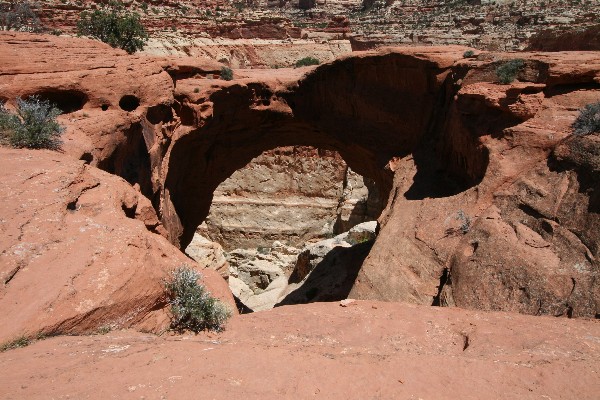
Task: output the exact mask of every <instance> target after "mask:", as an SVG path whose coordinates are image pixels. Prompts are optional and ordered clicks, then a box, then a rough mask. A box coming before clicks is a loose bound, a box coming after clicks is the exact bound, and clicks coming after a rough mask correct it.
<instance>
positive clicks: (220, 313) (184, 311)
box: [165, 266, 231, 332]
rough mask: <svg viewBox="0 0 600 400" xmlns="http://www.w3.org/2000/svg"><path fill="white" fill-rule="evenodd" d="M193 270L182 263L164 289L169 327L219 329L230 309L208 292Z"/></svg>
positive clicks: (222, 326)
mask: <svg viewBox="0 0 600 400" xmlns="http://www.w3.org/2000/svg"><path fill="white" fill-rule="evenodd" d="M200 278H201V275H200V274H199V273H198V272H196V271H195V270H193V269H191V268H189V267H187V266H181V267H179V268H177V269H175V270H173V271H171V274H170V277H169V279H168V280H167V281H165V290H166V293H167V297H168V299H169V303H170V305H171V328H172V329H174V330H177V331H186V330H190V331H193V332H200V331H202V330H206V329H208V330H214V331H221V330H223V329H224V324H225V322H226V321H227V319H229V317H231V310H230V309H229V307H227V305H226V304H224V303H223V302H221V301H220V300H219V299H216V298H214V297H212V295H211V294H210V292H209V291H208V290H207V289H206V288H205V287H204V286H203V285H201V284H199V283H198V279H200Z"/></svg>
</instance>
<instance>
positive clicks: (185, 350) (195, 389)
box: [0, 301, 600, 400]
mask: <svg viewBox="0 0 600 400" xmlns="http://www.w3.org/2000/svg"><path fill="white" fill-rule="evenodd" d="M599 366H600V324H599V323H598V322H597V321H586V320H567V319H556V318H550V317H531V316H523V315H516V314H508V313H486V312H476V311H465V310H460V309H444V308H437V307H423V306H415V305H408V304H399V303H382V302H374V301H359V302H358V301H357V302H354V303H350V304H349V305H347V306H346V307H341V306H340V305H339V304H338V303H315V304H310V305H303V306H286V307H281V308H277V309H273V310H270V311H263V312H260V313H255V314H250V315H243V316H238V317H235V318H234V319H233V320H232V321H231V322H230V323H229V324H228V327H227V330H226V331H225V332H224V333H221V334H218V335H217V334H200V335H198V336H187V335H184V336H168V335H167V336H166V337H157V336H154V335H148V334H142V333H137V332H134V331H115V332H111V333H108V334H106V335H103V336H78V337H57V338H50V339H47V340H43V341H40V342H38V343H35V344H34V345H31V346H30V347H28V348H24V349H17V350H12V351H9V352H6V353H3V354H0V368H1V369H2V374H1V375H0V397H2V398H3V399H24V398H27V399H49V398H55V399H67V398H72V399H88V398H90V399H108V398H118V399H142V398H145V399H242V398H244V399H282V398H283V399H309V398H323V399H553V400H557V399H580V400H583V399H590V400H591V399H597V398H598V395H599V394H600V368H599Z"/></svg>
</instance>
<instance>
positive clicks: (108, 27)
mask: <svg viewBox="0 0 600 400" xmlns="http://www.w3.org/2000/svg"><path fill="white" fill-rule="evenodd" d="M77 33H78V34H79V35H84V36H89V37H91V38H94V39H97V40H100V41H102V42H104V43H108V44H109V45H111V46H112V47H118V48H120V49H123V50H125V51H126V52H128V53H129V54H132V53H135V52H136V51H139V50H142V49H143V48H144V45H145V44H146V42H147V41H148V33H147V32H146V28H144V26H143V25H142V22H141V20H140V16H139V14H137V13H128V12H124V11H123V10H122V8H120V7H116V6H114V5H113V6H112V7H109V8H106V9H103V10H94V11H93V12H87V11H84V12H82V13H81V16H80V19H79V22H78V23H77Z"/></svg>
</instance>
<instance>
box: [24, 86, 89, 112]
mask: <svg viewBox="0 0 600 400" xmlns="http://www.w3.org/2000/svg"><path fill="white" fill-rule="evenodd" d="M34 95H36V96H38V97H39V98H40V99H41V100H47V101H49V102H50V103H52V104H54V105H55V106H56V107H57V108H58V109H59V110H61V111H62V112H63V113H64V114H69V113H72V112H75V111H79V110H81V109H82V108H83V106H84V105H85V103H87V101H88V97H87V95H86V94H85V93H83V92H81V91H79V90H59V89H48V90H43V91H38V92H36V93H34Z"/></svg>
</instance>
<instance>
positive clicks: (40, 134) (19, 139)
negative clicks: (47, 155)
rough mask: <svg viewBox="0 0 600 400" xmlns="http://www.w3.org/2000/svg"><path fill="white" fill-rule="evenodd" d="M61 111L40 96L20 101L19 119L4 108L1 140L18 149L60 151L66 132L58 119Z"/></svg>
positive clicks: (1, 109)
mask: <svg viewBox="0 0 600 400" xmlns="http://www.w3.org/2000/svg"><path fill="white" fill-rule="evenodd" d="M60 114H61V111H60V110H59V109H58V108H56V107H54V106H53V105H52V104H51V103H50V102H49V101H47V100H40V99H39V98H38V97H37V96H32V97H29V98H28V99H27V100H22V99H17V115H14V114H11V113H10V112H9V111H8V110H7V109H6V108H4V105H2V106H0V139H1V140H2V141H4V142H5V143H8V144H10V145H11V146H13V147H17V148H23V147H26V148H29V149H53V150H56V149H59V148H60V145H61V144H62V141H61V140H60V135H62V133H63V132H64V130H65V128H64V127H63V126H61V125H60V124H59V123H58V122H57V121H56V117H58V116H59V115H60Z"/></svg>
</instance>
